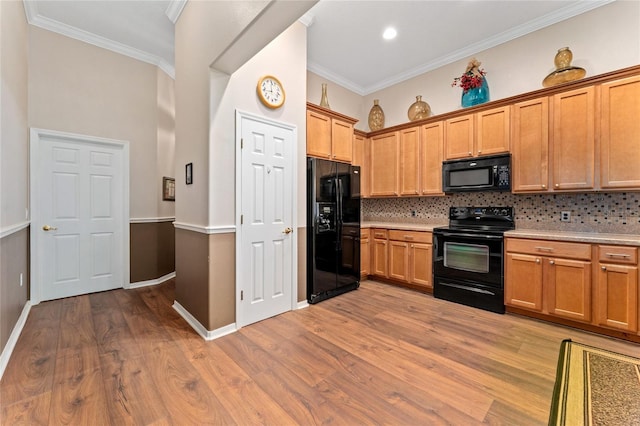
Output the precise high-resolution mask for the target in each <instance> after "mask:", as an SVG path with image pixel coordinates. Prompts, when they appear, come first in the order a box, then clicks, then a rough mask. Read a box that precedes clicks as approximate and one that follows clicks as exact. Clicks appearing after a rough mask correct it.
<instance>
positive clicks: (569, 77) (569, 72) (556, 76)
mask: <svg viewBox="0 0 640 426" xmlns="http://www.w3.org/2000/svg"><path fill="white" fill-rule="evenodd" d="M572 60H573V53H572V52H571V49H569V48H568V47H563V48H561V49H558V53H556V56H555V57H554V58H553V63H554V65H555V66H556V69H555V71H553V72H552V73H551V74H549V75H548V76H546V77H545V78H544V80H542V85H543V86H544V87H550V86H555V85H556V84H561V83H567V82H569V81H574V80H580V79H581V78H582V77H584V76H585V75H586V74H587V71H586V70H585V69H584V68H580V67H574V66H572V65H571V61H572Z"/></svg>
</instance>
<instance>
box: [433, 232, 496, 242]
mask: <svg viewBox="0 0 640 426" xmlns="http://www.w3.org/2000/svg"><path fill="white" fill-rule="evenodd" d="M436 235H442V236H443V237H465V238H474V239H476V240H502V239H503V238H504V237H503V236H502V235H482V234H456V233H453V232H436Z"/></svg>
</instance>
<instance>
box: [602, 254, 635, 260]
mask: <svg viewBox="0 0 640 426" xmlns="http://www.w3.org/2000/svg"><path fill="white" fill-rule="evenodd" d="M607 256H609V257H623V258H625V259H626V258H627V257H631V255H630V254H623V253H607Z"/></svg>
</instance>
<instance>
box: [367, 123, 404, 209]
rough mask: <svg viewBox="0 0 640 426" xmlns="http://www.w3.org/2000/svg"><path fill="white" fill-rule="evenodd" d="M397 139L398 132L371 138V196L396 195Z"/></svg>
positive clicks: (397, 169) (397, 168)
mask: <svg viewBox="0 0 640 426" xmlns="http://www.w3.org/2000/svg"><path fill="white" fill-rule="evenodd" d="M399 139H400V137H399V132H391V133H385V134H382V135H377V136H372V137H371V140H370V146H371V156H370V164H371V175H370V181H369V185H370V187H369V188H370V192H371V196H389V195H398V172H399V164H400V161H399V153H400V149H399V143H400V142H399Z"/></svg>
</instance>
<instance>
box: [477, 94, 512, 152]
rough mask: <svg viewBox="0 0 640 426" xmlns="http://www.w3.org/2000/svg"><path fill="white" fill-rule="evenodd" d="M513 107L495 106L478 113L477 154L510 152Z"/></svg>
mask: <svg viewBox="0 0 640 426" xmlns="http://www.w3.org/2000/svg"><path fill="white" fill-rule="evenodd" d="M510 112H511V107H509V106H505V107H502V108H494V109H490V110H487V111H482V112H478V113H476V123H475V125H476V152H475V155H492V154H500V153H503V152H509V146H510V140H511V132H510V127H511V118H510Z"/></svg>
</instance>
